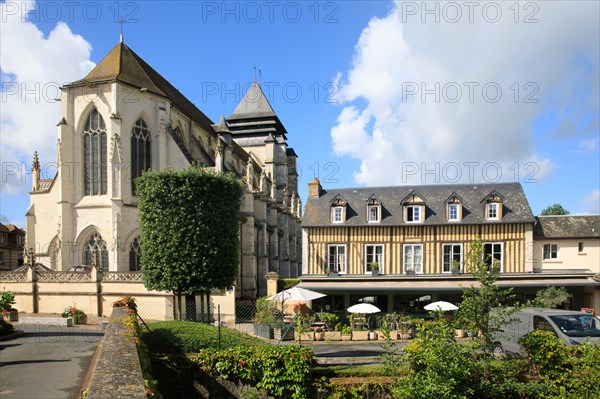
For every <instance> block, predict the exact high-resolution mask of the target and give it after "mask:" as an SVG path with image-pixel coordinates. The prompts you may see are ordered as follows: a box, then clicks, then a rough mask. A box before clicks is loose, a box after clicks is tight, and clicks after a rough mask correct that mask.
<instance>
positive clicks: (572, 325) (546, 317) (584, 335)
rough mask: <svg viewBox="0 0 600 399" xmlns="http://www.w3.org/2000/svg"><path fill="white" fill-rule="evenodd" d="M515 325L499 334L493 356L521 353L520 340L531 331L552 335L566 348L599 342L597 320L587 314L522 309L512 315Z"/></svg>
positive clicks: (503, 329)
mask: <svg viewBox="0 0 600 399" xmlns="http://www.w3.org/2000/svg"><path fill="white" fill-rule="evenodd" d="M513 317H514V318H515V319H517V321H516V322H515V323H513V324H510V325H507V326H505V327H504V328H502V330H501V331H500V332H498V335H497V339H498V341H497V342H496V343H495V347H494V353H496V354H501V353H518V352H521V348H520V346H519V339H520V338H521V337H522V336H524V335H525V334H527V333H529V332H531V331H533V330H546V331H552V332H553V333H554V334H555V335H556V336H557V337H558V338H559V339H561V340H562V341H563V342H564V343H565V344H567V346H571V345H580V344H582V343H583V342H585V341H586V340H589V341H590V342H600V319H599V318H598V317H594V316H592V315H591V314H590V313H587V312H577V311H572V310H558V309H545V308H524V309H522V310H520V311H518V312H516V313H514V314H513Z"/></svg>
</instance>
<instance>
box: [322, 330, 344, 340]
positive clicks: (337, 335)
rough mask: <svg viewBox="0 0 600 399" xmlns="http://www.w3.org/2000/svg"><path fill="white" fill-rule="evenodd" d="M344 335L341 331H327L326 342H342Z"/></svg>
mask: <svg viewBox="0 0 600 399" xmlns="http://www.w3.org/2000/svg"><path fill="white" fill-rule="evenodd" d="M341 339H342V333H341V332H339V331H325V341H340V340H341Z"/></svg>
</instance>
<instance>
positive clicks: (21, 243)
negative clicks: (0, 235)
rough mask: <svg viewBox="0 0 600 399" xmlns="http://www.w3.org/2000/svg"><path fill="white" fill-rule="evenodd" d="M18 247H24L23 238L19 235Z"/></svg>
mask: <svg viewBox="0 0 600 399" xmlns="http://www.w3.org/2000/svg"><path fill="white" fill-rule="evenodd" d="M17 245H23V236H21V235H17Z"/></svg>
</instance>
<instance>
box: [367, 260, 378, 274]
mask: <svg viewBox="0 0 600 399" xmlns="http://www.w3.org/2000/svg"><path fill="white" fill-rule="evenodd" d="M369 266H370V267H371V274H372V275H373V277H377V276H379V263H377V262H371V263H370V264H369Z"/></svg>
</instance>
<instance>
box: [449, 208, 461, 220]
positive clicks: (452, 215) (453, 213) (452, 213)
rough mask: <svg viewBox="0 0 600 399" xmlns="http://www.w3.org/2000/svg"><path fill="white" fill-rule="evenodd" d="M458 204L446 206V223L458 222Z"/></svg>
mask: <svg viewBox="0 0 600 399" xmlns="http://www.w3.org/2000/svg"><path fill="white" fill-rule="evenodd" d="M458 220H459V219H458V204H448V221H449V222H456V221H458Z"/></svg>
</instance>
